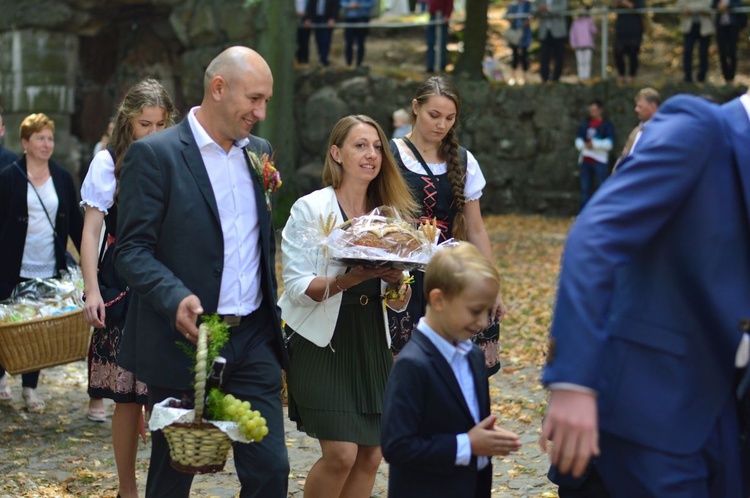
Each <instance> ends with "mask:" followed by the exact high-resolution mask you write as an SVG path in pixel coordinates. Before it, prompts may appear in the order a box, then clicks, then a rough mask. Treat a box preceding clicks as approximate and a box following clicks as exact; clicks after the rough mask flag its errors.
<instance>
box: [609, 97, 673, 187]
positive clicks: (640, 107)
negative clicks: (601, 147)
mask: <svg viewBox="0 0 750 498" xmlns="http://www.w3.org/2000/svg"><path fill="white" fill-rule="evenodd" d="M660 105H661V96H660V95H659V92H657V91H656V90H654V89H653V88H642V89H641V90H640V91H639V92H638V94H636V96H635V114H636V115H637V116H638V124H637V125H635V128H633V129H632V130H631V132H630V135H628V139H627V140H626V141H625V145H624V146H623V148H622V152H620V157H619V158H618V159H617V163H615V167H614V168H612V172H613V173H614V172H615V171H616V170H617V167H618V166H619V165H620V162H621V161H622V160H623V159H625V158H626V157H628V156H629V155H630V153H631V152H632V151H633V147H635V144H636V143H638V140H639V139H640V138H641V133H642V132H643V127H644V126H646V123H647V122H648V121H650V120H651V118H652V117H653V115H654V114H656V111H658V110H659V106H660Z"/></svg>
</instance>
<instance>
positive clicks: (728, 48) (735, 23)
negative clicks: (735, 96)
mask: <svg viewBox="0 0 750 498" xmlns="http://www.w3.org/2000/svg"><path fill="white" fill-rule="evenodd" d="M711 6H712V7H713V8H714V9H716V10H717V11H718V12H716V21H715V22H716V45H717V46H718V48H719V62H720V63H721V74H722V75H723V76H724V81H725V82H726V83H727V85H731V84H732V83H733V82H734V75H735V74H736V73H737V41H738V40H739V38H740V30H741V29H742V28H743V27H744V26H745V25H746V24H747V13H746V12H730V9H734V8H737V7H743V4H742V0H713V2H712V3H711Z"/></svg>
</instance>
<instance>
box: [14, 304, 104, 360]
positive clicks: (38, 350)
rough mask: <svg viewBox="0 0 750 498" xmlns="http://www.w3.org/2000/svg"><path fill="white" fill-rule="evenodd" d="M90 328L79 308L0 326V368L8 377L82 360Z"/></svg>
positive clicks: (85, 354) (89, 338) (89, 339)
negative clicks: (6, 372) (7, 373)
mask: <svg viewBox="0 0 750 498" xmlns="http://www.w3.org/2000/svg"><path fill="white" fill-rule="evenodd" d="M90 342H91V327H89V326H88V325H87V324H86V320H85V319H84V318H83V309H80V310H76V311H71V312H69V313H63V314H60V315H57V316H50V317H45V318H34V319H32V320H26V321H23V322H17V323H6V324H2V325H0V365H2V366H3V367H4V368H5V370H7V371H8V372H9V373H11V374H14V375H15V374H20V373H26V372H33V371H35V370H40V369H42V368H48V367H54V366H56V365H62V364H64V363H70V362H73V361H78V360H80V359H83V358H86V356H87V355H88V352H89V343H90Z"/></svg>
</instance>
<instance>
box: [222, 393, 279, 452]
mask: <svg viewBox="0 0 750 498" xmlns="http://www.w3.org/2000/svg"><path fill="white" fill-rule="evenodd" d="M222 404H223V407H224V414H225V415H226V417H227V419H228V420H231V421H232V422H236V423H237V425H238V427H239V430H240V432H241V433H242V434H243V435H244V436H245V438H247V439H248V440H253V441H255V442H256V443H259V442H261V441H262V440H263V438H264V437H266V435H267V434H268V426H267V425H266V419H265V418H263V417H261V416H260V412H259V411H258V410H251V409H250V408H251V406H250V402H249V401H242V400H239V399H237V398H235V397H234V396H232V395H231V394H227V395H226V396H224V400H223V401H222Z"/></svg>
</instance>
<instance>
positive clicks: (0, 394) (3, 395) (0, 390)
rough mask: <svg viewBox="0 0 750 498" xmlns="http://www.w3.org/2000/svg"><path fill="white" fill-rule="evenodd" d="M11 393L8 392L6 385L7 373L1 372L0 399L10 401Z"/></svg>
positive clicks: (8, 387) (8, 388)
mask: <svg viewBox="0 0 750 498" xmlns="http://www.w3.org/2000/svg"><path fill="white" fill-rule="evenodd" d="M12 399H13V395H12V394H11V393H10V386H9V385H8V374H7V373H6V374H3V376H2V377H0V401H11V400H12Z"/></svg>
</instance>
